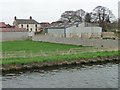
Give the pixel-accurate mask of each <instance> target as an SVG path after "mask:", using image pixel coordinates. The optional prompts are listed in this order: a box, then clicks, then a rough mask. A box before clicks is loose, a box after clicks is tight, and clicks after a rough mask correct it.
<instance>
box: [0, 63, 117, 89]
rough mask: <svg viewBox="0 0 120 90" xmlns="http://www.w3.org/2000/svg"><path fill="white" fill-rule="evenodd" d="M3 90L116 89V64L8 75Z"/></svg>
mask: <svg viewBox="0 0 120 90" xmlns="http://www.w3.org/2000/svg"><path fill="white" fill-rule="evenodd" d="M2 86H3V88H117V87H118V64H112V63H108V64H102V65H82V66H80V65H77V66H67V67H54V68H49V69H44V70H31V71H25V72H19V73H9V74H6V75H4V76H3V77H2Z"/></svg>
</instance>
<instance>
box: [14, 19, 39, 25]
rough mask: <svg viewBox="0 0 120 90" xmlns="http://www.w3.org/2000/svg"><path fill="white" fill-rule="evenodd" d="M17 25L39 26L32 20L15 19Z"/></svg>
mask: <svg viewBox="0 0 120 90" xmlns="http://www.w3.org/2000/svg"><path fill="white" fill-rule="evenodd" d="M15 21H16V22H17V23H18V24H39V23H38V22H37V21H35V20H34V19H16V20H15Z"/></svg>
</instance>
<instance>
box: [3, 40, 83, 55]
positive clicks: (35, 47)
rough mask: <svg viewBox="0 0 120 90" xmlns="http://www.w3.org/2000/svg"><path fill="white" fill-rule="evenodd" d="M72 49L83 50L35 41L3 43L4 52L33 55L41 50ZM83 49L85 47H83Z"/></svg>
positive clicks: (74, 46) (71, 46)
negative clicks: (31, 53)
mask: <svg viewBox="0 0 120 90" xmlns="http://www.w3.org/2000/svg"><path fill="white" fill-rule="evenodd" d="M70 48H81V46H76V45H64V44H54V43H45V42H33V41H27V40H26V41H8V42H2V51H3V52H5V51H28V52H29V51H32V52H33V53H37V52H40V51H41V50H42V51H44V52H46V51H55V50H57V49H58V50H59V51H60V50H69V49H70ZM82 48H83V47H82Z"/></svg>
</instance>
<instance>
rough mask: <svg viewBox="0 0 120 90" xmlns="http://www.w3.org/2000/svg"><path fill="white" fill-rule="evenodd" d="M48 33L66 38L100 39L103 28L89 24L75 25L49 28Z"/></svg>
mask: <svg viewBox="0 0 120 90" xmlns="http://www.w3.org/2000/svg"><path fill="white" fill-rule="evenodd" d="M46 31H47V32H46V33H47V34H49V35H52V36H57V37H66V38H71V37H72V38H74V37H79V38H91V37H92V38H100V37H101V33H102V28H101V27H98V26H94V25H92V24H89V23H85V22H84V23H74V24H69V25H64V26H58V27H49V28H47V29H46Z"/></svg>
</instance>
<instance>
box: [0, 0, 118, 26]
mask: <svg viewBox="0 0 120 90" xmlns="http://www.w3.org/2000/svg"><path fill="white" fill-rule="evenodd" d="M118 1H120V0H0V9H1V10H0V11H2V12H0V22H1V21H4V22H6V23H9V24H12V22H13V18H14V16H17V18H22V19H26V18H29V16H32V17H33V18H34V19H35V20H36V21H38V22H52V21H56V20H58V19H59V18H60V15H61V14H62V13H63V12H64V11H66V10H78V9H83V10H85V11H86V12H91V11H92V10H93V9H94V8H95V7H96V6H98V5H102V6H105V7H108V8H109V9H110V10H111V11H112V12H113V14H114V15H115V16H116V17H118Z"/></svg>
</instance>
